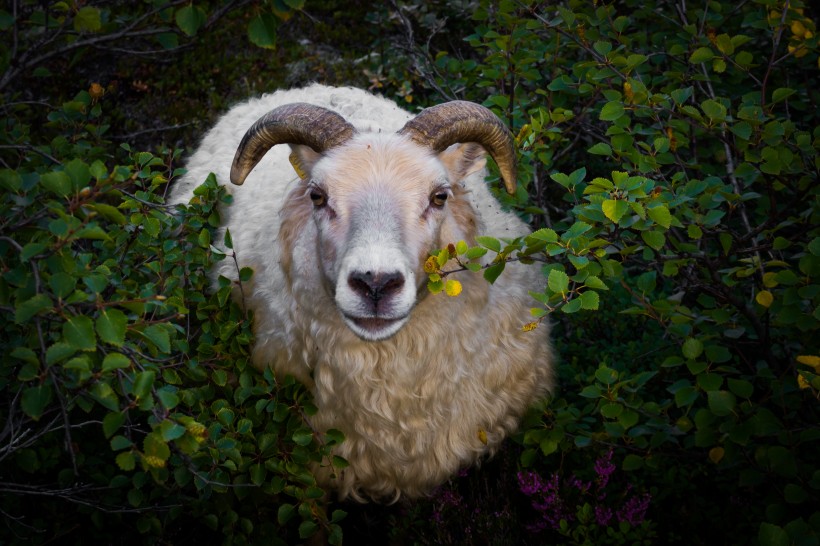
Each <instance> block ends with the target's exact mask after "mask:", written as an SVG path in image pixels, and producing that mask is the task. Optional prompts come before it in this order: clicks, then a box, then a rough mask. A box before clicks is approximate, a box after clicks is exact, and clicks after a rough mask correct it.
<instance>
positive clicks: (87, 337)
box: [63, 315, 97, 351]
mask: <svg viewBox="0 0 820 546" xmlns="http://www.w3.org/2000/svg"><path fill="white" fill-rule="evenodd" d="M63 337H64V338H65V340H66V341H67V342H68V343H69V344H70V345H71V346H72V347H74V348H75V349H77V350H79V351H93V350H94V349H96V348H97V336H96V334H95V333H94V323H93V322H92V321H91V319H90V318H89V317H86V316H84V315H79V316H76V317H71V318H70V319H68V320H67V321H66V322H65V324H63Z"/></svg>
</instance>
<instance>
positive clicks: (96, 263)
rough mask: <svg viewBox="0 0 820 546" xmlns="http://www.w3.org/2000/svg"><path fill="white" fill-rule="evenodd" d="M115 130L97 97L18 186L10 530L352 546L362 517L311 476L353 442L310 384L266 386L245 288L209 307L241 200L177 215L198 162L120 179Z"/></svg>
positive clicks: (12, 174)
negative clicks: (327, 423) (309, 539)
mask: <svg viewBox="0 0 820 546" xmlns="http://www.w3.org/2000/svg"><path fill="white" fill-rule="evenodd" d="M101 115H102V114H101V108H100V104H99V103H96V104H95V101H94V100H93V99H92V97H91V96H90V95H89V93H87V92H81V93H80V94H79V95H77V97H76V98H75V100H74V101H71V102H69V103H67V104H65V105H64V106H63V108H62V110H60V111H58V112H55V113H54V115H52V116H51V117H52V119H53V120H54V121H53V129H54V130H55V132H56V134H57V136H56V137H55V138H54V139H53V140H52V143H51V145H50V146H40V147H38V148H37V152H38V153H37V154H35V155H32V156H29V157H28V161H27V162H26V163H25V164H24V165H21V166H20V167H19V168H17V169H16V170H12V169H3V170H2V171H0V185H2V187H3V191H4V193H5V194H6V196H7V198H6V199H4V200H3V203H2V205H0V210H1V211H2V218H3V224H2V235H0V263H2V272H3V273H2V277H1V278H0V305H2V306H3V308H4V311H5V312H6V313H8V316H9V320H6V321H4V322H3V324H2V337H0V344H2V351H3V353H4V354H5V355H6V357H5V359H6V364H5V365H4V366H3V367H2V369H1V371H0V373H1V374H2V375H0V377H1V379H0V391H2V393H3V397H2V400H3V402H2V406H0V415H2V417H3V419H2V420H3V422H4V426H3V430H2V433H0V434H2V442H0V444H2V448H0V460H2V462H3V471H2V479H0V481H2V484H0V489H2V491H3V493H4V494H3V495H2V501H0V510H2V512H3V513H4V515H5V516H7V518H6V523H5V524H4V525H5V526H7V528H6V529H4V531H10V532H12V533H13V536H15V537H16V538H17V540H23V539H25V540H33V541H35V542H38V543H39V542H48V541H51V540H54V539H56V538H60V540H61V541H64V542H66V541H72V542H78V543H79V542H85V541H86V540H88V538H89V535H98V536H99V537H108V538H110V537H111V535H110V533H111V529H113V528H114V527H113V526H112V523H113V524H115V525H116V526H118V527H121V528H123V529H128V528H135V529H136V530H138V531H139V532H140V533H142V534H144V535H145V536H146V539H147V541H149V542H150V541H151V539H150V537H151V536H155V537H156V536H163V537H166V538H167V539H169V540H172V541H178V540H190V537H189V536H188V535H189V531H188V530H187V529H185V526H191V525H193V522H195V521H196V522H198V525H197V527H201V524H205V527H206V528H210V529H213V530H215V531H217V532H220V533H222V534H224V536H225V541H226V542H228V543H232V542H234V541H236V542H243V543H244V542H246V541H248V540H252V541H253V540H266V541H272V542H274V543H287V541H288V537H289V536H308V535H311V534H313V533H314V532H315V531H316V530H317V529H318V528H319V527H324V528H325V529H326V531H327V533H328V536H329V538H331V539H332V540H333V541H334V542H338V541H339V540H340V537H341V531H340V528H339V526H338V524H337V522H338V521H339V520H340V519H341V518H342V517H343V515H344V513H343V512H341V511H337V512H335V513H333V514H332V515H327V516H326V515H325V514H324V512H323V510H324V508H323V505H322V504H321V503H320V502H319V499H320V498H321V497H322V496H323V495H324V492H323V491H322V490H321V489H320V488H318V487H317V486H316V483H315V480H314V479H313V476H312V474H311V471H310V467H311V465H314V464H330V455H329V450H330V448H331V447H332V446H333V445H335V443H337V442H339V441H341V440H342V438H341V435H340V434H338V433H336V432H334V431H330V432H329V433H327V434H322V435H319V434H316V433H314V431H313V430H311V429H310V428H309V426H308V425H307V423H306V421H305V419H304V418H305V417H306V416H309V415H310V414H311V413H312V412H314V411H315V408H314V407H313V405H312V403H311V401H310V398H309V396H308V393H307V392H306V391H305V389H304V387H302V386H301V385H298V384H296V383H295V382H293V381H290V382H283V383H277V382H276V381H275V380H274V378H273V375H272V373H271V372H270V371H268V372H266V373H265V374H259V373H258V372H256V371H252V370H251V369H250V366H249V358H248V350H249V345H250V342H251V339H252V336H251V332H250V323H251V317H250V316H249V315H248V313H247V312H245V311H244V310H243V309H240V308H239V307H237V306H236V305H235V304H233V303H232V302H231V300H230V298H229V295H230V292H231V290H233V289H240V290H241V287H233V286H231V283H230V281H228V280H227V279H222V280H220V283H219V286H218V287H216V290H215V291H214V292H213V294H211V295H208V294H209V293H210V292H211V290H210V289H209V287H208V286H207V283H206V277H205V271H206V270H207V269H208V267H209V266H210V264H211V263H212V262H213V261H214V260H217V259H232V257H231V256H228V257H227V258H226V257H225V256H224V255H223V254H222V253H220V252H219V251H217V250H216V248H215V247H214V246H212V245H211V234H212V232H213V229H214V227H215V226H217V225H219V215H218V213H217V211H216V208H215V207H216V204H217V203H218V202H225V201H226V200H227V198H226V197H225V193H224V190H223V189H221V188H220V187H218V186H217V184H216V181H215V180H214V179H213V178H212V177H211V178H209V179H208V180H207V181H204V182H205V183H204V184H203V186H201V187H200V188H199V189H198V190H197V192H196V196H197V197H196V199H195V202H193V203H192V204H191V206H190V207H189V208H187V209H181V210H179V211H176V212H175V211H173V210H170V209H169V207H167V206H166V205H164V204H163V203H162V194H163V192H164V189H165V188H166V187H167V186H168V184H170V183H173V180H174V178H175V177H176V176H178V174H179V169H177V168H175V166H174V165H175V163H176V162H177V160H178V155H179V152H178V151H173V152H171V151H169V152H167V153H166V154H164V155H163V156H162V157H158V156H154V155H152V154H150V153H146V152H140V153H134V152H131V150H130V149H127V147H126V149H125V150H124V151H125V152H126V153H125V154H124V156H125V158H126V159H128V160H129V161H128V162H126V163H123V164H118V165H114V166H107V165H106V162H104V161H102V160H101V159H94V158H95V157H96V155H97V154H98V153H99V151H100V150H101V147H102V146H104V145H105V142H104V141H98V140H95V136H96V135H97V132H98V131H97V125H96V123H98V122H99V119H100V117H101ZM77 127H82V128H83V129H82V130H80V131H76V129H77ZM64 134H73V138H72V139H71V140H68V139H66V138H65V137H64V136H62V135H64ZM220 246H222V245H220ZM225 246H227V248H230V240H229V239H226V241H225ZM251 275H252V272H251V271H250V270H244V271H240V277H241V278H242V279H243V280H247V279H248V278H250V276H251ZM335 464H337V465H341V464H344V463H343V461H340V460H337V461H335ZM65 502H68V503H73V504H74V505H76V506H77V509H76V511H70V512H66V511H65V510H64V503H65ZM35 506H36V507H37V508H36V509H35V508H34V507H35ZM83 520H87V521H88V522H90V523H91V524H92V525H91V527H90V528H89V527H87V526H86V524H84V523H83ZM289 522H291V523H290V524H289ZM291 526H292V527H293V529H291V530H290V531H288V528H289V527H291ZM78 529H80V530H81V532H79V533H78V532H77V530H78ZM95 529H96V531H95ZM46 531H47V532H46ZM288 533H291V534H292V535H289V534H288Z"/></svg>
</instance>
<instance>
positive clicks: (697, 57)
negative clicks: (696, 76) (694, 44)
mask: <svg viewBox="0 0 820 546" xmlns="http://www.w3.org/2000/svg"><path fill="white" fill-rule="evenodd" d="M714 57H715V52H714V51H712V50H711V49H709V48H708V47H699V48H698V49H696V50H695V51H694V52H692V55H690V56H689V62H690V63H691V64H698V63H704V62H706V61H711V60H712V59H713V58H714Z"/></svg>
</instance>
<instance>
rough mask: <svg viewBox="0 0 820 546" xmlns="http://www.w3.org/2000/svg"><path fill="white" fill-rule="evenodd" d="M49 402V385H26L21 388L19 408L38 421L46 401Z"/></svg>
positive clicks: (46, 404)
mask: <svg viewBox="0 0 820 546" xmlns="http://www.w3.org/2000/svg"><path fill="white" fill-rule="evenodd" d="M49 402H51V386H50V385H47V384H43V385H37V386H34V387H28V388H26V389H24V390H23V395H22V397H21V398H20V408H21V409H22V410H23V412H24V413H25V414H26V415H28V416H29V417H31V418H32V419H34V420H35V421H39V420H40V417H42V415H43V411H45V408H46V406H48V403H49Z"/></svg>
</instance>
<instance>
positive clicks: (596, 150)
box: [587, 142, 612, 156]
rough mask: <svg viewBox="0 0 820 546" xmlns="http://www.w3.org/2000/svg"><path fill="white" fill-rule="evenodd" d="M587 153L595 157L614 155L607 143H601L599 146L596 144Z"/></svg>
mask: <svg viewBox="0 0 820 546" xmlns="http://www.w3.org/2000/svg"><path fill="white" fill-rule="evenodd" d="M587 151H588V152H589V153H591V154H593V155H606V156H611V155H612V147H611V146H610V145H609V144H607V143H606V142H599V143H597V144H594V145H592V146H591V147H590V148H589V150H587Z"/></svg>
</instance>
